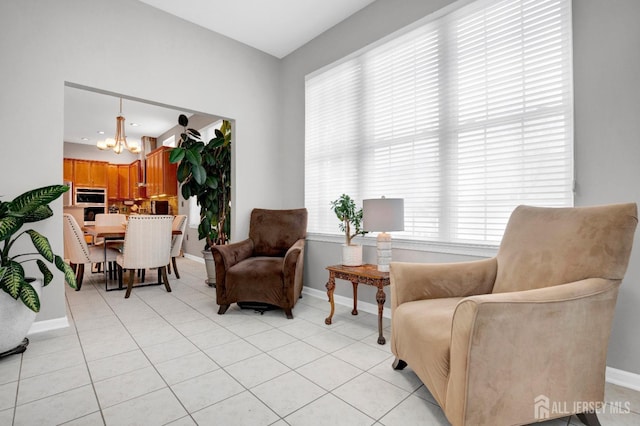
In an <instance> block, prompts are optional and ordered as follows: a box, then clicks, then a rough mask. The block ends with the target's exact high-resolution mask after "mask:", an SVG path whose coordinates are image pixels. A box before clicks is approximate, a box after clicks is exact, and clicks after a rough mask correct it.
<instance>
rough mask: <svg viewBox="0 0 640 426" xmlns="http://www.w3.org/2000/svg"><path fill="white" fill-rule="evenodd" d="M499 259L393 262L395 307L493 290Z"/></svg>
mask: <svg viewBox="0 0 640 426" xmlns="http://www.w3.org/2000/svg"><path fill="white" fill-rule="evenodd" d="M497 268H498V265H497V261H496V259H495V258H491V259H483V260H477V261H472V262H459V263H407V262H391V266H390V274H389V276H390V280H391V309H392V312H393V310H394V309H395V308H396V307H397V306H399V305H400V304H402V303H405V302H412V301H415V300H424V299H439V298H443V297H465V296H471V295H475V294H486V293H490V292H491V289H492V288H493V283H494V282H495V279H496V273H497Z"/></svg>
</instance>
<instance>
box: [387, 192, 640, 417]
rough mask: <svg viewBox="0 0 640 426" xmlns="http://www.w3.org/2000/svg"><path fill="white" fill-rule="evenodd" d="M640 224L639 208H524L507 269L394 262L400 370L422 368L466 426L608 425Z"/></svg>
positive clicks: (493, 263)
mask: <svg viewBox="0 0 640 426" xmlns="http://www.w3.org/2000/svg"><path fill="white" fill-rule="evenodd" d="M637 216H638V214H637V206H636V204H634V203H631V204H616V205H608V206H595V207H576V208H537V207H529V206H519V207H518V208H516V209H515V211H514V212H513V214H512V215H511V218H510V219H509V223H508V225H507V228H506V230H505V234H504V237H503V240H502V243H501V245H500V249H499V251H498V254H497V256H496V257H495V258H491V259H486V260H480V261H475V262H462V263H451V264H413V263H402V262H392V263H391V269H390V279H391V315H392V332H391V350H392V352H393V353H394V355H395V356H396V360H395V362H394V364H393V367H394V368H395V369H397V370H398V369H402V368H404V367H405V366H406V365H407V364H408V365H410V366H411V368H412V369H413V370H414V371H415V373H416V374H417V375H418V377H419V378H420V379H421V380H422V382H423V383H424V384H425V385H426V386H427V388H428V389H429V390H430V391H431V393H432V395H433V397H434V398H435V399H436V401H437V402H438V403H439V404H440V406H441V408H442V410H443V411H444V413H445V415H446V416H447V419H448V420H449V421H450V422H451V423H452V424H453V425H455V426H458V425H473V426H480V425H491V426H495V425H519V424H528V423H535V422H538V421H541V420H542V419H543V418H550V419H553V418H556V417H565V416H568V415H570V414H577V415H578V417H579V418H580V419H581V420H582V421H583V423H585V424H595V425H598V424H599V423H598V419H597V417H596V414H595V412H589V411H590V410H592V409H593V408H596V404H601V402H602V401H603V400H604V382H605V368H606V357H607V345H608V341H609V334H610V332H611V323H612V320H613V315H614V310H615V304H616V298H617V294H618V287H619V286H620V283H621V281H622V279H623V277H624V274H625V272H626V269H627V265H628V262H629V256H630V254H631V247H632V244H633V236H634V232H635V229H636V226H637V223H638V219H637ZM554 403H555V405H554ZM589 403H591V404H592V405H589ZM554 407H555V408H561V409H557V410H554ZM565 410H567V411H569V412H565ZM580 411H582V412H580Z"/></svg>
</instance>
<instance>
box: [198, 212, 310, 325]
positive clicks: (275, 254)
mask: <svg viewBox="0 0 640 426" xmlns="http://www.w3.org/2000/svg"><path fill="white" fill-rule="evenodd" d="M306 236H307V209H304V208H303V209H291V210H266V209H253V211H252V212H251V222H250V224H249V238H247V239H246V240H244V241H240V242H237V243H234V244H229V245H222V246H213V247H212V248H211V252H212V253H213V258H214V260H215V264H216V296H217V303H218V305H220V308H219V310H218V314H220V315H222V314H224V313H225V312H226V311H227V309H228V308H229V305H230V304H231V303H235V302H263V303H269V304H272V305H276V306H279V307H281V308H282V309H283V310H284V312H285V314H286V315H287V318H289V319H291V318H293V314H292V312H291V309H293V307H294V306H295V304H296V302H297V301H298V299H299V298H300V294H301V292H302V274H303V268H304V246H305V238H306Z"/></svg>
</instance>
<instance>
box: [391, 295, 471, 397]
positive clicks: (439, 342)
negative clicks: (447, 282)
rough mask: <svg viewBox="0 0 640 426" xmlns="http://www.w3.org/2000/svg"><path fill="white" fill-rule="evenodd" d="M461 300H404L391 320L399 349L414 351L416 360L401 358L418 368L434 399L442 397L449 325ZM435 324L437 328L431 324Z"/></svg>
mask: <svg viewBox="0 0 640 426" xmlns="http://www.w3.org/2000/svg"><path fill="white" fill-rule="evenodd" d="M460 300H462V297H447V298H441V299H432V300H416V301H413V302H407V303H403V304H402V305H401V306H399V307H398V309H397V310H396V314H395V316H394V318H393V322H392V323H391V326H392V327H393V333H394V335H395V340H394V344H395V346H396V348H398V349H397V350H398V352H401V353H406V354H415V356H416V359H408V358H403V359H404V361H406V362H408V363H409V365H411V366H412V368H414V369H419V370H420V371H419V373H420V374H418V375H419V376H420V377H428V382H429V383H430V384H432V387H429V389H430V390H431V392H432V394H433V396H434V397H435V398H436V401H444V400H445V395H446V390H447V379H448V377H449V345H450V342H451V325H452V323H453V314H454V312H455V310H456V306H457V305H458V302H459V301H460ZM435 324H437V327H436V326H432V325H435ZM416 373H418V371H416Z"/></svg>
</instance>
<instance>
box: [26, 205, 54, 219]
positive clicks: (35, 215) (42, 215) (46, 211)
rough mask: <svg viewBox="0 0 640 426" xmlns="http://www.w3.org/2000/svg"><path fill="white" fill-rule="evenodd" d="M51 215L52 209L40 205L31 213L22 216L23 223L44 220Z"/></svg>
mask: <svg viewBox="0 0 640 426" xmlns="http://www.w3.org/2000/svg"><path fill="white" fill-rule="evenodd" d="M51 216H53V210H51V207H49V206H40V207H37V208H36V209H35V210H33V211H32V212H31V213H28V214H26V215H25V217H24V223H28V222H39V221H41V220H45V219H48V218H50V217H51Z"/></svg>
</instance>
